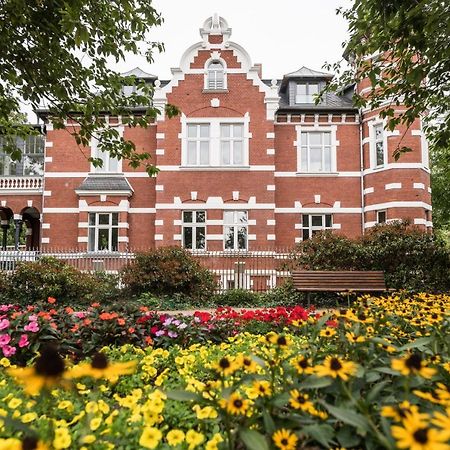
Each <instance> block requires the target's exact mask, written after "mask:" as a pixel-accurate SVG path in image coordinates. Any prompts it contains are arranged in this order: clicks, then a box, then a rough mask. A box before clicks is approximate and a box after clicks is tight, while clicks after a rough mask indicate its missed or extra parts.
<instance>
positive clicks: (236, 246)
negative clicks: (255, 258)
mask: <svg viewBox="0 0 450 450" xmlns="http://www.w3.org/2000/svg"><path fill="white" fill-rule="evenodd" d="M223 225H224V227H223V235H224V247H225V250H247V234H248V217H247V211H224V213H223Z"/></svg>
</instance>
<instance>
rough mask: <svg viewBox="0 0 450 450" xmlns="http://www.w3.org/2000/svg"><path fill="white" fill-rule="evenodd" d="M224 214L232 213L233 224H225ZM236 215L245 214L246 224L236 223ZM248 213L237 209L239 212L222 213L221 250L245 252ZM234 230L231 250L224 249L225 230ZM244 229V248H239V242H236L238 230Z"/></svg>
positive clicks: (246, 247) (227, 211) (228, 211)
mask: <svg viewBox="0 0 450 450" xmlns="http://www.w3.org/2000/svg"><path fill="white" fill-rule="evenodd" d="M226 213H233V222H232V223H226V221H225V214H226ZM238 213H245V215H246V220H247V221H246V223H245V224H243V223H242V222H238V220H237V214H238ZM248 222H249V220H248V211H247V210H243V209H239V210H226V211H224V212H223V248H224V250H225V251H246V250H248ZM230 227H232V228H234V237H233V248H226V229H227V228H230ZM241 227H245V230H246V233H245V248H239V240H238V228H241Z"/></svg>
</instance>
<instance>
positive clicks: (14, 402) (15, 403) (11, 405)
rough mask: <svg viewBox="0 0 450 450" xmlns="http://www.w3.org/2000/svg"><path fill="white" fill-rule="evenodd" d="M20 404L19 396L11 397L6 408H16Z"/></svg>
mask: <svg viewBox="0 0 450 450" xmlns="http://www.w3.org/2000/svg"><path fill="white" fill-rule="evenodd" d="M21 404H22V400H20V398H12V399H11V400H10V401H9V402H8V408H11V409H16V408H18V407H19V406H20V405H21Z"/></svg>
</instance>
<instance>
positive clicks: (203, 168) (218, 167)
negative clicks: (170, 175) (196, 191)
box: [180, 166, 250, 172]
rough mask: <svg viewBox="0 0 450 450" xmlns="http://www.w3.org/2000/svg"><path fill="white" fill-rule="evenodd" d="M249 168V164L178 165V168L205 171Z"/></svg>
mask: <svg viewBox="0 0 450 450" xmlns="http://www.w3.org/2000/svg"><path fill="white" fill-rule="evenodd" d="M249 169H250V166H180V170H186V171H189V170H195V171H200V170H205V171H207V172H213V171H218V170H220V171H222V170H227V171H233V170H249Z"/></svg>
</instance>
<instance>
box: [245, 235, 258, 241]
mask: <svg viewBox="0 0 450 450" xmlns="http://www.w3.org/2000/svg"><path fill="white" fill-rule="evenodd" d="M247 241H256V234H249V235H247Z"/></svg>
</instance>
